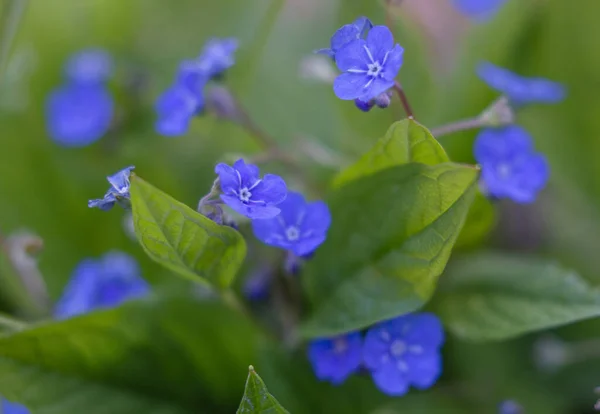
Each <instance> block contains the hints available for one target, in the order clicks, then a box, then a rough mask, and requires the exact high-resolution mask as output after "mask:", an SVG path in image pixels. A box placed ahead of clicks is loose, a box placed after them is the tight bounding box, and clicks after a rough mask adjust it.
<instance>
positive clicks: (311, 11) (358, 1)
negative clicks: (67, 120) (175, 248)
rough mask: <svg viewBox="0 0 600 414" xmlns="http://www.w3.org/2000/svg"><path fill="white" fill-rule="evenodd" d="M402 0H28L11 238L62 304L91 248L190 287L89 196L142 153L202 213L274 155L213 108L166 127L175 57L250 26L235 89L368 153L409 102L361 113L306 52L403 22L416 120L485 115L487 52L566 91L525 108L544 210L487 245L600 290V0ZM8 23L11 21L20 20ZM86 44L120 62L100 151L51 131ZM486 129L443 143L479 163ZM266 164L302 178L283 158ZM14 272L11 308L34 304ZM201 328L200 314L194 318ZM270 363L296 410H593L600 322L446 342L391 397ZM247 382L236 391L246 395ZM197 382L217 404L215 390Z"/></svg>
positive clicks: (8, 181)
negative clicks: (546, 262)
mask: <svg viewBox="0 0 600 414" xmlns="http://www.w3.org/2000/svg"><path fill="white" fill-rule="evenodd" d="M397 3H398V4H397V5H394V6H392V7H390V8H389V10H388V13H387V16H386V7H385V3H384V2H383V1H378V0H285V1H284V0H218V1H208V0H177V1H169V0H84V1H81V0H30V1H29V4H28V5H27V8H26V10H25V12H24V15H23V18H22V22H21V24H20V25H19V27H18V28H17V31H16V38H15V42H14V44H13V46H12V48H11V52H10V55H9V56H8V59H7V60H6V62H5V66H4V68H3V72H2V73H1V74H0V76H1V77H0V143H1V145H0V231H1V232H2V234H4V235H8V234H11V233H14V232H15V231H19V230H24V229H25V230H28V231H31V232H33V233H34V234H36V235H38V236H39V237H40V238H41V239H42V240H43V244H44V248H43V251H42V252H41V253H40V254H39V256H38V259H39V269H40V272H41V274H42V275H43V278H44V280H45V283H46V285H47V288H48V292H49V296H50V297H51V298H52V299H53V300H55V299H56V298H58V297H59V296H60V294H61V292H62V289H63V287H64V285H65V283H66V282H67V280H68V279H69V277H70V275H71V272H72V271H73V269H74V267H75V266H76V265H77V263H78V262H79V261H80V260H82V259H83V258H86V257H99V256H101V255H102V254H104V253H106V252H107V251H109V250H113V249H118V250H122V251H125V252H128V253H130V254H132V255H134V256H136V257H137V258H138V259H139V261H140V263H141V266H142V269H143V274H144V276H145V278H146V279H147V280H149V281H150V282H151V283H153V284H155V285H157V286H159V285H163V286H165V287H167V286H169V285H173V284H177V283H178V282H175V281H174V280H173V279H174V278H172V277H170V275H169V273H168V272H167V271H166V270H164V269H162V268H160V267H159V266H158V265H157V264H154V263H153V262H151V261H150V259H148V258H147V257H146V256H145V255H144V254H143V252H142V250H141V249H140V247H139V246H138V244H137V243H136V241H135V240H134V239H132V238H131V236H130V235H128V233H127V230H126V228H127V225H126V223H127V218H126V216H125V213H123V211H122V210H120V209H118V210H117V209H116V210H114V211H111V212H110V213H102V212H100V211H98V210H90V209H88V208H87V207H86V202H87V200H88V199H90V198H98V197H101V196H102V194H104V192H105V191H106V187H107V183H106V181H105V178H104V177H105V176H106V175H108V174H111V173H113V172H115V171H117V170H119V169H121V168H123V167H125V166H127V165H135V166H136V171H137V172H138V174H139V175H140V176H142V177H144V179H146V180H148V181H150V182H152V183H153V184H154V185H156V186H157V187H159V188H161V189H162V190H163V191H165V192H167V193H169V194H171V195H172V196H173V197H175V198H177V199H179V200H180V201H182V202H184V203H186V204H188V205H191V206H194V205H195V204H196V203H197V201H198V199H199V198H200V197H201V196H202V195H203V194H206V192H207V191H208V190H209V188H210V185H211V183H212V181H213V179H214V174H213V168H214V165H215V163H216V162H218V161H220V160H223V159H227V157H228V155H227V154H232V153H234V154H240V153H243V154H253V153H256V152H258V151H259V147H258V146H257V145H256V144H255V143H254V141H253V140H252V138H251V136H249V135H248V134H247V133H246V132H245V131H244V130H242V129H241V128H239V127H238V126H236V125H233V124H230V123H226V122H223V121H220V120H217V119H215V118H214V117H211V116H205V117H202V118H199V119H197V120H195V121H194V122H193V123H192V127H191V129H190V131H189V133H187V134H186V135H185V136H182V137H179V138H165V137H162V136H160V135H158V134H157V133H156V132H155V131H154V121H155V119H154V118H155V115H154V109H153V108H154V102H155V100H156V98H157V96H158V95H159V94H160V92H161V91H163V90H164V89H165V88H166V87H168V85H169V84H170V83H171V80H172V78H173V76H174V73H175V71H176V68H177V66H178V64H179V62H180V61H181V60H182V59H185V58H190V57H194V56H196V55H197V54H198V53H199V51H200V49H201V48H202V45H203V44H204V42H205V41H206V40H207V39H209V38H210V37H214V36H221V37H229V36H233V37H237V38H238V39H239V41H240V50H239V52H238V54H237V64H236V65H235V66H234V68H233V69H232V70H230V71H229V72H228V73H227V76H226V79H225V83H226V84H227V85H228V86H229V87H230V88H231V89H232V90H233V91H234V93H235V94H236V95H237V96H238V97H239V98H240V100H241V101H242V102H243V103H244V105H245V106H246V108H247V109H248V112H249V113H250V114H251V116H252V117H253V119H254V120H255V122H256V123H257V124H259V125H260V126H261V127H262V128H263V129H264V130H266V131H268V132H269V133H270V134H271V135H272V136H274V137H276V138H277V139H278V140H279V141H280V143H281V145H282V146H283V147H284V148H287V149H290V150H295V149H296V148H298V147H302V146H305V145H307V144H306V142H307V141H316V142H318V143H319V146H321V147H326V148H330V149H332V150H333V152H334V154H335V157H333V158H334V159H335V160H337V159H340V160H353V159H355V158H356V157H357V156H358V155H360V154H361V152H364V151H365V150H366V149H368V148H369V147H370V146H371V145H372V143H373V142H374V141H375V139H377V138H378V137H380V136H382V135H383V134H384V133H385V131H386V130H387V128H388V127H389V125H390V124H391V123H392V122H393V121H394V120H395V119H397V118H398V116H399V115H401V114H402V112H401V109H400V108H399V106H398V105H396V107H392V108H391V109H390V110H386V111H383V110H374V111H372V112H370V113H368V114H363V113H361V112H359V111H357V109H356V108H355V107H354V105H352V103H351V102H344V101H340V100H339V99H337V98H336V97H335V96H334V94H333V92H332V89H331V86H330V85H328V84H327V83H326V82H323V81H319V80H318V79H315V78H314V77H313V78H311V77H310V76H307V74H306V73H305V72H306V62H305V60H306V58H307V57H309V56H310V55H311V52H312V51H313V50H314V49H317V48H321V47H326V46H328V42H329V38H330V36H331V34H332V33H333V32H334V30H335V29H337V28H338V27H339V26H341V25H342V24H345V23H347V22H350V21H352V20H354V19H355V18H356V17H358V16H360V15H365V16H368V17H369V18H370V19H371V20H372V21H373V22H375V24H383V23H384V22H386V19H387V21H391V22H393V30H394V32H395V34H396V40H397V41H398V42H399V43H400V44H401V45H402V46H403V47H404V48H405V50H406V51H405V64H404V66H403V68H402V70H401V73H400V78H401V81H402V83H403V85H404V87H405V89H406V92H407V95H408V97H409V98H410V100H411V104H412V106H413V108H414V112H415V114H416V117H417V119H418V120H419V121H420V122H421V123H423V124H424V125H426V126H428V127H435V126H437V125H440V124H443V123H446V122H449V121H452V120H456V119H459V118H465V117H471V116H474V115H477V114H478V113H479V112H481V111H482V110H483V109H484V108H485V107H486V106H487V105H489V104H490V102H492V100H493V99H495V98H496V96H497V94H496V93H495V92H493V91H492V90H491V89H489V88H488V87H486V85H485V84H484V83H483V82H482V81H480V80H479V79H478V78H477V77H476V75H475V67H476V65H477V63H479V62H480V61H484V60H487V61H490V62H492V63H494V64H498V65H500V66H504V67H507V68H509V69H511V70H514V71H516V72H517V73H520V74H522V75H527V76H543V77H547V78H550V79H552V80H556V81H559V82H562V83H563V84H564V85H565V86H566V88H567V91H568V97H567V99H566V100H565V101H564V102H563V103H561V104H558V105H553V106H543V105H542V106H533V107H530V108H527V109H525V110H523V111H520V112H519V114H518V122H519V124H520V125H522V126H524V127H525V128H526V129H527V130H528V131H529V132H530V133H531V134H532V136H533V137H534V139H535V143H536V147H537V148H538V149H539V150H540V151H542V152H543V153H545V154H546V155H547V157H548V159H549V163H550V165H551V168H552V174H551V180H550V184H549V185H548V187H547V189H546V190H544V192H543V193H542V195H541V196H540V197H539V198H538V200H537V202H536V203H535V204H533V205H530V206H518V205H515V204H512V203H505V202H501V203H498V204H497V207H498V210H497V212H498V213H497V214H498V218H497V223H498V224H497V226H496V229H495V231H494V232H493V234H492V235H491V237H490V238H489V240H488V241H487V243H488V244H489V245H491V246H496V247H499V248H502V249H506V250H516V251H526V252H529V253H531V254H535V255H540V256H544V257H550V258H552V259H555V260H556V261H558V262H560V263H561V264H563V265H565V266H567V267H569V268H572V269H574V270H575V271H577V272H578V273H580V274H581V275H582V276H583V277H585V278H586V279H588V280H589V281H590V282H591V283H592V284H594V285H599V284H600V272H598V269H600V254H598V253H597V250H598V249H599V248H600V164H598V163H597V160H596V157H597V156H598V154H599V153H600V99H598V96H597V95H598V94H597V90H599V89H600V48H599V47H598V39H600V25H598V18H599V17H600V2H598V0H574V1H570V2H566V1H564V0H509V1H508V2H507V4H506V5H505V6H504V7H503V8H502V9H501V11H500V12H499V13H498V14H497V15H496V16H494V17H493V18H492V19H490V20H487V21H485V22H477V21H475V22H474V21H472V20H470V19H468V18H466V17H464V16H462V15H460V14H459V13H458V12H457V11H456V10H455V9H454V8H453V7H452V6H451V4H450V2H449V0H404V1H400V0H397ZM6 10H7V9H3V12H5V13H6ZM5 17H6V16H4V15H3V16H2V18H3V19H4V18H5ZM0 24H3V25H4V26H3V27H1V28H0V29H2V31H5V30H6V29H7V27H6V24H7V20H6V19H4V20H0ZM90 47H100V48H104V49H106V50H107V51H109V52H110V53H111V54H112V55H113V57H114V59H115V67H116V73H115V76H114V77H113V79H112V80H111V82H110V89H111V91H112V92H113V93H114V95H115V97H116V102H117V114H118V123H117V124H116V125H115V127H114V128H113V130H112V131H111V132H110V133H109V134H107V135H106V136H105V137H103V138H102V139H101V140H99V141H98V142H96V143H94V144H92V145H90V146H87V147H85V148H65V147H63V146H60V145H58V144H56V143H55V142H53V141H52V140H51V139H50V138H49V136H48V133H47V129H46V122H45V101H46V98H47V96H48V94H49V93H50V92H51V91H52V90H53V89H54V88H55V87H57V86H58V85H59V84H60V83H61V82H62V79H63V65H64V63H65V61H66V59H67V58H68V57H69V56H70V55H71V54H73V53H75V52H77V51H80V50H82V49H85V48H90ZM303 62H304V63H303ZM303 68H304V69H303ZM475 135H476V133H475V132H465V133H457V134H453V135H448V136H445V137H443V138H441V142H442V144H443V145H444V146H445V148H446V149H447V150H448V152H449V153H450V156H451V158H452V159H453V160H455V161H459V162H473V158H472V143H473V140H474V137H475ZM303 162H304V163H305V168H306V169H307V171H308V172H309V174H310V175H311V176H312V177H313V178H314V179H315V180H317V181H318V182H320V183H322V185H323V186H326V185H327V180H328V179H329V178H331V176H332V175H333V174H334V173H335V171H336V167H335V166H324V165H319V164H318V163H315V162H314V160H311V159H310V157H308V156H307V157H305V160H304V161H303ZM269 168H270V169H271V171H275V172H278V173H281V174H282V175H286V174H287V175H286V177H288V179H289V180H290V182H291V185H292V186H294V185H300V184H294V177H293V176H290V175H289V174H288V173H287V172H286V171H285V169H284V168H283V167H281V166H280V165H277V164H275V163H274V164H273V165H272V166H269ZM455 254H456V255H459V254H461V252H460V251H458V252H456V253H455ZM8 279H9V278H8V277H5V278H4V280H3V281H2V285H1V286H4V288H2V289H1V290H0V300H1V303H0V306H1V307H2V309H3V310H4V311H5V312H7V313H19V312H22V311H23V309H22V307H23V306H24V305H23V303H21V301H20V299H19V296H18V294H17V293H15V292H14V289H12V290H11V282H10V280H8ZM12 285H13V288H14V283H13V284H12ZM202 324H203V321H202V320H198V329H202ZM548 335H551V336H548ZM206 358H211V356H210V355H207V356H206ZM295 358H302V356H296V357H294V359H295ZM274 360H276V355H274V354H268V353H267V354H265V356H264V361H263V364H262V365H260V364H259V362H254V363H255V364H256V365H257V366H258V367H259V369H261V371H260V372H261V375H262V376H263V378H264V379H265V381H266V382H267V384H268V385H269V388H270V391H271V392H272V393H273V394H274V395H275V396H277V398H278V399H279V400H280V401H281V402H282V404H283V405H284V406H286V407H287V408H288V409H289V410H290V411H291V412H292V413H298V412H300V413H302V412H311V413H316V412H340V413H341V412H343V413H354V412H356V413H362V412H368V411H369V412H373V413H377V414H388V413H390V414H391V413H395V412H402V413H412V412H414V413H422V412H426V413H437V412H439V413H454V412H456V413H473V412H477V413H487V412H490V413H492V412H494V411H495V409H496V405H497V404H498V403H499V402H500V401H502V400H505V399H514V400H517V401H519V402H520V403H521V404H522V405H524V406H525V407H526V408H527V412H528V413H587V412H593V405H594V402H595V396H594V391H593V390H594V387H595V386H597V385H600V321H598V320H591V321H587V322H582V323H578V324H576V325H573V326H570V327H568V328H563V329H559V330H556V331H554V332H551V333H544V334H535V335H530V336H528V337H526V338H521V339H518V340H513V341H509V342H505V343H498V344H491V345H473V344H468V343H464V342H460V341H457V340H453V339H450V340H449V342H448V344H447V346H446V347H445V362H444V363H445V371H444V377H443V379H442V381H441V382H440V383H439V384H438V385H437V386H436V387H434V388H433V390H432V391H428V392H426V393H423V392H418V391H415V392H412V393H411V394H410V395H409V396H408V397H404V398H400V399H391V398H384V397H383V396H381V395H379V394H378V392H377V391H376V390H375V389H374V387H373V386H372V385H371V384H366V383H362V382H361V379H360V378H354V379H352V380H351V381H349V383H348V384H347V385H345V386H344V387H342V388H340V389H336V388H334V387H332V386H329V385H326V384H318V383H317V381H316V380H315V379H314V378H313V377H312V375H311V373H310V370H309V369H307V368H306V366H305V365H304V363H303V362H302V363H301V365H302V367H303V368H304V369H305V370H304V371H302V372H300V371H297V370H296V368H294V366H295V365H294V364H295V363H296V362H297V361H295V360H286V359H285V358H283V360H282V361H279V362H277V363H272V364H271V363H270V361H274ZM284 360H285V361H287V362H286V363H289V364H288V365H286V363H284V362H283V361H284ZM249 362H252V361H249ZM240 368H241V371H242V372H243V371H244V370H245V367H243V366H242V367H240ZM215 375H219V374H218V372H216V373H215ZM222 375H225V376H226V375H229V374H228V373H226V372H225V373H222ZM240 378H243V377H240ZM215 381H217V380H215ZM242 381H243V379H240V388H239V389H231V390H230V393H231V395H227V396H226V398H224V400H226V401H236V400H238V397H240V396H241V392H242ZM217 382H218V381H217ZM298 389H299V390H305V392H306V393H307V395H309V396H307V395H300V394H299V393H298V392H297V391H296V390H298ZM309 390H310V391H309ZM358 390H360V391H358ZM202 394H206V395H207V398H209V399H210V398H215V397H214V396H213V397H210V395H211V392H210V390H209V389H207V390H202ZM358 396H360V401H359V402H357V401H356V398H358ZM350 397H352V398H350ZM375 400H377V403H376V404H371V403H370V401H375ZM367 401H369V403H367ZM213 403H214V404H217V405H218V404H219V403H220V402H219V401H217V402H215V401H213ZM336 404H341V405H336ZM361 404H364V405H361ZM328 407H329V408H328ZM334 407H335V408H334ZM340 407H343V408H340ZM367 407H369V408H367ZM374 407H375V408H374ZM377 407H379V408H377ZM215 412H216V411H215ZM224 412H228V411H227V410H225V411H224Z"/></svg>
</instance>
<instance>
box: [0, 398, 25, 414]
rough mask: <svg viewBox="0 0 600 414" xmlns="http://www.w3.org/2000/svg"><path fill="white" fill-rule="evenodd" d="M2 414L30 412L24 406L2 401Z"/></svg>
mask: <svg viewBox="0 0 600 414" xmlns="http://www.w3.org/2000/svg"><path fill="white" fill-rule="evenodd" d="M2 414H29V410H28V409H27V407H25V406H24V405H21V404H17V403H13V402H10V401H7V400H2Z"/></svg>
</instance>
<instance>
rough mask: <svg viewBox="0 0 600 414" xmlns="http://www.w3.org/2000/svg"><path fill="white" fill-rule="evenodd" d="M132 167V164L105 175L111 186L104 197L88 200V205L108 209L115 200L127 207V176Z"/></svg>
mask: <svg viewBox="0 0 600 414" xmlns="http://www.w3.org/2000/svg"><path fill="white" fill-rule="evenodd" d="M134 168H135V167H134V166H130V167H127V168H124V169H122V170H121V171H119V172H117V173H115V174H113V175H109V176H108V177H106V179H107V180H108V182H109V183H110V185H111V187H110V188H109V189H108V191H107V192H106V194H105V195H104V198H100V199H95V200H90V201H88V207H90V208H99V209H100V210H103V211H108V210H110V209H111V208H112V207H113V206H114V205H115V203H117V202H119V203H121V204H122V205H123V207H125V208H127V207H129V176H130V175H131V171H132V170H133V169H134Z"/></svg>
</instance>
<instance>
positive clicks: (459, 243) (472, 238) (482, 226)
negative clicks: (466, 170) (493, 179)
mask: <svg viewBox="0 0 600 414" xmlns="http://www.w3.org/2000/svg"><path fill="white" fill-rule="evenodd" d="M495 225H496V212H495V209H494V205H493V204H492V202H491V201H490V200H488V199H487V198H486V197H485V196H484V195H483V194H482V193H481V192H480V191H477V192H476V193H475V198H474V200H473V204H472V205H471V208H470V209H469V214H467V220H466V221H465V225H464V227H463V229H462V231H461V232H460V236H458V240H456V246H455V249H457V250H466V249H472V248H475V247H479V245H481V243H482V242H483V241H485V239H486V238H487V237H488V236H489V234H490V232H491V231H492V229H493V228H494V226H495Z"/></svg>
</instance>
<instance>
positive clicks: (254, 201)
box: [215, 159, 287, 219]
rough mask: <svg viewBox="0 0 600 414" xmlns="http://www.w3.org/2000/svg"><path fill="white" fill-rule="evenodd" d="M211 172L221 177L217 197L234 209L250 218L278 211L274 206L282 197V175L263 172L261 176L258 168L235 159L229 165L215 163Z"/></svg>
mask: <svg viewBox="0 0 600 414" xmlns="http://www.w3.org/2000/svg"><path fill="white" fill-rule="evenodd" d="M215 173H217V174H218V175H219V179H220V181H221V191H222V194H221V200H223V202H224V203H225V204H227V205H228V206H229V207H231V208H232V209H233V210H234V211H236V212H237V213H239V214H242V215H244V216H246V217H248V218H251V219H270V218H273V217H275V216H276V215H278V214H279V212H280V209H279V208H278V207H276V206H277V205H278V204H280V203H281V202H283V200H285V198H286V195H287V186H286V185H285V181H283V178H281V177H279V176H278V175H274V174H265V176H264V177H263V178H262V179H261V178H260V175H259V169H258V167H257V166H255V165H252V164H246V163H245V162H244V160H243V159H239V160H237V161H236V162H235V163H234V164H233V167H230V166H229V165H227V164H223V163H221V164H218V165H217V166H216V167H215Z"/></svg>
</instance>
